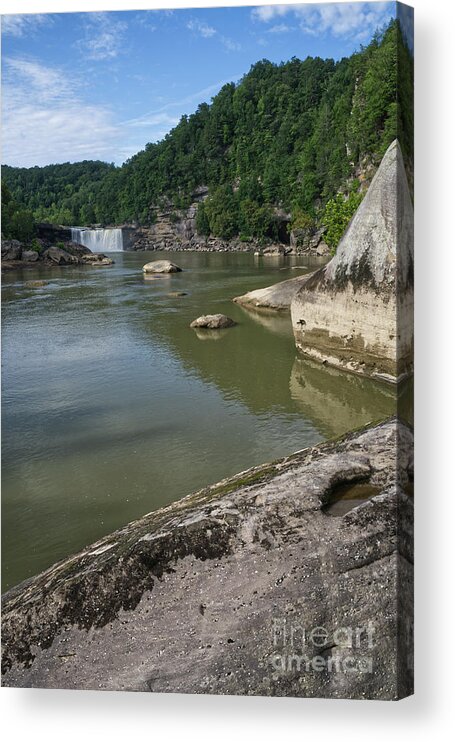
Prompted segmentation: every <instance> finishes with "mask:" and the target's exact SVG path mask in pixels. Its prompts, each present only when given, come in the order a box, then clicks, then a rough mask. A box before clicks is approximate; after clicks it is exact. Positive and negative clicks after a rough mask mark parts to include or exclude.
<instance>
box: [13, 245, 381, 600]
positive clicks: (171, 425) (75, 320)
mask: <svg viewBox="0 0 455 742" xmlns="http://www.w3.org/2000/svg"><path fill="white" fill-rule="evenodd" d="M113 257H114V259H115V261H116V263H115V266H113V267H112V268H106V269H94V268H88V267H81V268H61V269H58V268H55V269H52V270H50V269H44V268H39V269H38V268H37V269H36V270H35V269H33V270H27V271H23V272H14V273H8V274H6V275H5V277H4V280H3V354H2V361H3V520H2V522H3V539H2V549H3V589H6V588H8V587H11V586H12V585H14V584H16V583H17V582H19V581H20V580H22V579H24V578H26V577H29V576H31V575H33V574H36V573H37V572H39V571H41V570H42V569H44V568H45V567H47V566H49V565H50V564H52V563H53V562H55V561H56V560H58V559H61V558H63V557H65V556H67V555H69V554H71V553H73V552H75V551H77V550H79V549H81V548H82V547H84V546H85V545H87V544H89V543H91V542H92V541H94V540H96V539H98V538H100V537H101V536H103V535H104V534H106V533H109V532H110V531H112V530H114V529H115V528H118V527H119V526H121V525H122V524H124V523H126V522H128V521H130V520H132V519H134V518H137V517H139V516H141V515H143V514H144V513H147V512H150V511H151V510H153V509H155V508H158V507H160V506H162V505H166V504H167V503H169V502H171V501H173V500H176V499H178V498H180V497H182V496H183V495H186V494H188V493H190V492H192V491H194V490H197V489H199V488H202V487H204V486H205V485H207V484H209V483H213V482H216V481H218V480H219V479H221V478H223V477H226V476H228V475H232V474H235V473H236V472H239V471H242V470H243V469H247V468H249V467H251V466H253V465H255V464H258V463H261V462H265V461H270V460H272V459H274V458H277V457H280V456H284V455H286V454H289V453H291V452H293V451H295V450H298V449H301V448H304V447H306V446H309V445H313V444H315V443H318V442H319V441H322V440H324V439H327V438H329V437H332V436H335V435H339V434H341V433H343V432H345V431H347V430H350V429H352V428H354V427H357V426H359V425H362V424H364V423H366V422H368V421H370V420H377V419H380V418H384V417H386V416H388V415H390V414H392V413H393V411H394V396H393V393H392V389H391V388H389V387H388V386H385V385H384V386H383V385H380V384H377V383H373V382H370V381H367V380H364V379H360V378H357V377H355V376H350V375H348V374H343V373H340V372H337V371H334V370H330V369H327V368H324V367H322V366H319V365H314V364H313V363H311V362H308V361H304V360H301V359H299V358H297V356H296V351H295V348H294V343H293V336H292V330H291V324H290V318H289V315H282V316H273V315H267V314H266V315H261V314H257V313H251V312H247V311H246V310H244V309H242V308H241V307H239V306H237V305H235V304H233V303H232V302H231V299H232V297H234V296H237V295H239V294H242V293H245V292H246V291H248V290H251V289H254V288H259V287H261V286H267V285H269V284H271V283H275V282H277V281H282V280H284V279H286V278H290V277H295V276H296V275H298V274H299V272H300V273H302V272H306V271H309V270H314V268H315V267H316V266H317V265H321V262H320V261H319V262H318V261H316V262H315V261H314V260H313V262H311V261H309V260H308V259H307V258H305V259H304V258H269V259H262V258H261V259H258V258H255V257H254V256H253V255H252V254H235V253H223V254H216V253H178V254H177V253H176V254H174V255H172V254H169V253H166V254H165V255H159V254H157V253H120V254H116V255H113ZM159 257H165V258H169V259H171V260H174V261H175V262H177V263H178V264H179V265H180V266H181V267H182V268H183V269H184V271H183V272H182V273H179V274H174V275H171V276H168V277H164V278H157V279H152V280H150V279H149V280H146V279H144V278H143V276H142V272H141V268H142V265H143V264H144V263H146V262H148V261H149V260H154V259H158V258H159ZM295 265H305V266H306V268H305V269H302V268H300V269H292V266H295ZM37 279H44V280H45V281H46V282H47V283H46V284H45V285H44V286H40V287H37V286H31V285H29V282H30V281H34V280H37ZM175 291H185V292H188V293H187V296H183V297H172V296H170V295H169V294H170V293H171V292H175ZM215 312H223V313H226V314H228V315H229V316H231V317H232V318H233V319H235V320H236V321H237V322H238V323H239V324H238V326H237V327H234V328H231V329H229V330H225V331H222V332H220V333H218V334H217V333H214V334H213V333H208V334H203V333H201V332H199V334H197V333H196V332H195V331H194V330H191V329H190V328H189V326H188V325H189V323H190V322H191V320H193V319H194V318H195V317H197V316H199V315H200V314H204V313H215Z"/></svg>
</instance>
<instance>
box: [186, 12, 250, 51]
mask: <svg viewBox="0 0 455 742" xmlns="http://www.w3.org/2000/svg"><path fill="white" fill-rule="evenodd" d="M186 27H187V29H188V30H189V31H192V32H193V33H194V34H197V35H198V36H201V37H202V38H203V39H212V38H216V39H217V40H218V41H219V42H220V43H221V44H222V45H223V46H224V47H225V49H227V50H228V51H230V52H238V51H240V49H241V48H242V47H241V45H240V44H239V43H238V41H234V39H231V38H229V37H228V36H223V34H221V33H220V32H219V31H218V30H217V29H216V28H213V26H209V25H208V24H207V23H205V22H204V21H201V20H199V19H198V18H193V19H191V20H189V21H188V23H187V24H186Z"/></svg>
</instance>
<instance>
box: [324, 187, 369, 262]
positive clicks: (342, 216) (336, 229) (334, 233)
mask: <svg viewBox="0 0 455 742" xmlns="http://www.w3.org/2000/svg"><path fill="white" fill-rule="evenodd" d="M361 201H362V194H360V193H350V194H349V196H348V197H347V198H345V197H344V196H343V195H342V194H341V193H337V195H336V196H335V198H331V199H330V200H329V201H328V202H327V204H326V207H325V210H324V214H323V217H322V223H323V224H324V226H325V227H326V228H327V231H326V233H325V241H326V243H327V244H328V246H329V247H330V248H331V249H332V253H334V252H335V251H336V248H337V247H338V243H339V241H340V240H341V238H342V236H343V234H344V233H345V231H346V228H347V226H348V224H349V222H350V221H351V219H352V217H353V216H354V214H355V212H356V211H357V209H358V207H359V205H360V203H361Z"/></svg>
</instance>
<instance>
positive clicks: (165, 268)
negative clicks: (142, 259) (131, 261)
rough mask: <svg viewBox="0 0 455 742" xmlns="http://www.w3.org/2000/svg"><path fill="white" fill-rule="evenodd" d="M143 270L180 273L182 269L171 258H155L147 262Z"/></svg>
mask: <svg viewBox="0 0 455 742" xmlns="http://www.w3.org/2000/svg"><path fill="white" fill-rule="evenodd" d="M142 270H143V272H144V273H179V272H180V271H181V270H182V269H181V268H179V266H178V265H176V264H175V263H171V261H170V260H153V261H152V262H151V263H146V264H145V265H144V266H143V267H142Z"/></svg>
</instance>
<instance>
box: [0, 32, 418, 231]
mask: <svg viewBox="0 0 455 742" xmlns="http://www.w3.org/2000/svg"><path fill="white" fill-rule="evenodd" d="M412 70H413V64H412V58H411V55H410V52H409V50H408V49H407V47H406V45H405V43H404V41H403V38H402V35H401V31H400V27H399V24H398V22H397V21H392V22H391V23H390V25H389V26H388V27H387V28H386V29H385V30H383V31H382V32H378V33H377V34H376V35H375V36H374V38H373V39H372V41H371V43H370V44H369V45H368V46H367V47H365V48H362V49H361V50H360V51H359V52H356V53H354V54H353V55H352V56H351V57H349V58H345V59H342V60H340V61H339V62H334V61H333V60H332V59H326V60H323V59H320V58H318V57H317V58H311V57H308V58H307V59H305V60H304V61H301V60H299V59H296V58H294V59H291V60H290V61H289V62H286V63H282V64H279V65H276V64H272V63H271V62H269V61H267V60H262V61H260V62H258V63H257V64H255V65H254V66H253V67H252V68H251V69H250V71H249V72H248V73H247V74H246V75H245V76H244V77H243V78H242V80H241V81H240V82H239V83H238V84H234V83H229V84H227V85H224V87H223V88H222V89H221V90H220V92H219V93H218V94H217V95H216V96H215V97H214V98H213V99H212V102H211V104H210V105H209V104H207V103H202V104H201V105H200V106H199V107H198V109H197V110H196V112H195V113H193V114H192V115H190V116H183V117H182V118H181V120H180V122H179V124H178V125H177V126H176V127H175V128H174V129H173V130H172V131H171V132H170V133H169V134H168V135H167V136H166V137H165V138H164V139H163V140H162V141H160V142H158V143H154V144H148V145H147V146H146V147H145V150H143V151H141V152H139V153H138V154H136V155H135V156H134V157H132V158H131V159H130V160H128V161H127V162H126V163H125V164H124V165H123V166H122V167H115V166H114V165H109V164H106V163H103V162H91V161H85V162H79V163H75V164H70V163H65V164H62V165H48V166H47V167H33V168H14V167H8V166H4V167H3V171H2V177H3V179H4V181H5V182H6V184H7V186H8V188H9V190H10V192H11V196H12V198H13V200H14V202H16V203H17V204H20V205H22V207H23V208H26V209H28V210H30V211H32V212H33V215H34V217H35V219H37V220H40V221H53V222H56V223H60V224H90V223H105V224H119V223H125V222H139V223H141V224H147V223H150V222H151V221H152V220H153V213H154V212H153V209H152V208H151V207H159V206H160V205H162V204H164V203H169V202H170V201H171V202H172V203H173V206H174V208H175V209H182V208H185V207H186V206H188V205H189V204H190V203H191V201H192V200H193V194H194V191H195V190H196V189H197V187H199V186H201V185H204V186H207V187H208V189H209V197H208V199H207V200H206V201H205V202H204V204H203V206H202V207H200V208H199V213H198V217H197V225H198V231H199V232H200V233H202V234H209V233H211V234H215V235H217V236H221V237H224V238H229V237H232V236H234V235H237V234H240V235H241V236H242V235H244V236H245V237H246V238H249V237H251V236H253V237H254V236H256V237H261V236H264V235H265V234H270V231H271V227H272V225H273V216H274V212H275V211H276V209H277V208H280V209H285V210H286V211H290V212H291V213H292V217H293V221H294V223H296V224H298V223H299V222H301V221H302V220H303V222H305V221H308V220H315V219H316V220H317V221H318V222H321V221H322V222H323V221H324V215H325V216H326V219H329V218H330V214H332V213H335V212H336V214H337V219H338V220H339V219H340V214H342V212H343V203H342V202H341V201H340V197H339V196H338V197H337V194H339V193H341V194H343V196H344V197H345V200H346V201H347V202H349V203H351V204H353V203H357V201H356V199H353V198H352V193H353V192H354V191H355V190H356V189H358V185H359V184H358V181H356V173H357V172H358V171H359V168H360V169H361V166H362V163H365V162H367V163H369V164H370V165H371V164H372V165H377V164H378V163H379V161H380V159H381V157H382V155H383V154H384V152H385V150H386V149H387V147H388V146H389V144H390V143H391V142H392V141H393V139H395V138H396V137H397V135H398V136H399V139H400V142H401V146H402V149H403V153H404V157H405V161H406V163H407V167H408V170H409V172H411V170H412V165H411V162H410V159H411V154H412V148H413V138H412V137H413V120H412V110H413V106H412V95H413V79H412ZM398 78H399V79H400V85H399V86H398V85H397V80H398ZM350 196H351V198H349V197H350ZM337 198H338V202H337V201H336V199H337ZM334 200H335V203H334ZM327 204H329V208H328V210H327V208H326V206H327ZM335 207H336V208H335ZM347 211H349V207H348V208H347ZM346 218H348V216H347V217H346Z"/></svg>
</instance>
